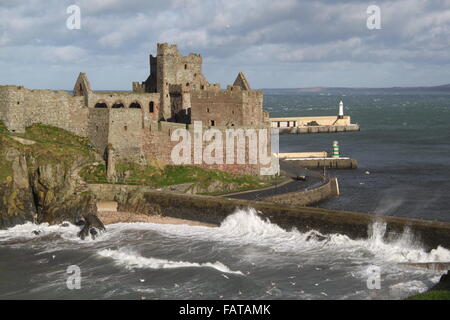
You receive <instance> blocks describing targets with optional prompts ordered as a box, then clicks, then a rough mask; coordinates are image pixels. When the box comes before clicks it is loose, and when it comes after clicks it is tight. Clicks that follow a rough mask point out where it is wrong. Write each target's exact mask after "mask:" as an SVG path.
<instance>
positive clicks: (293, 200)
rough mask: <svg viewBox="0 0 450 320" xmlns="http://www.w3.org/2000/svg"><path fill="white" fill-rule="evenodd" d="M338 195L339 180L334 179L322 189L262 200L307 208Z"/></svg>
mask: <svg viewBox="0 0 450 320" xmlns="http://www.w3.org/2000/svg"><path fill="white" fill-rule="evenodd" d="M338 195H339V185H338V182H337V179H336V178H333V179H330V180H329V181H328V182H326V183H324V184H323V185H321V186H320V187H317V188H313V189H311V190H303V191H298V192H288V193H282V194H279V195H275V196H271V197H265V198H263V199H262V200H263V201H268V202H273V203H277V204H282V205H288V206H307V205H312V204H315V203H318V202H320V201H323V200H325V199H328V198H330V197H332V196H338Z"/></svg>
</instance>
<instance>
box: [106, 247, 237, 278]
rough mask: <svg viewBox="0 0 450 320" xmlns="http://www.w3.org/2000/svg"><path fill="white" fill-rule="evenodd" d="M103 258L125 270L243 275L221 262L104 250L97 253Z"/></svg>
mask: <svg viewBox="0 0 450 320" xmlns="http://www.w3.org/2000/svg"><path fill="white" fill-rule="evenodd" d="M98 254H99V255H100V256H102V257H105V258H112V259H113V260H114V261H115V263H116V264H118V265H121V266H125V268H127V269H130V270H132V269H176V268H213V269H216V270H217V271H220V272H223V273H230V274H239V275H243V273H242V272H241V271H232V270H230V269H229V268H228V267H227V266H225V265H224V264H223V263H221V262H214V263H211V262H206V263H195V262H184V261H170V260H164V259H156V258H146V257H143V256H141V255H140V254H138V253H135V252H132V251H126V250H111V249H105V250H101V251H99V252H98Z"/></svg>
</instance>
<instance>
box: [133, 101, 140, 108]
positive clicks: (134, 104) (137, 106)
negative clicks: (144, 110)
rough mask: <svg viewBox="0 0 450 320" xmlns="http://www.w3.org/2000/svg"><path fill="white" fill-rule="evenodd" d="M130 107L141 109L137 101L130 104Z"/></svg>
mask: <svg viewBox="0 0 450 320" xmlns="http://www.w3.org/2000/svg"><path fill="white" fill-rule="evenodd" d="M130 109H141V105H140V104H139V103H138V102H133V103H132V104H130Z"/></svg>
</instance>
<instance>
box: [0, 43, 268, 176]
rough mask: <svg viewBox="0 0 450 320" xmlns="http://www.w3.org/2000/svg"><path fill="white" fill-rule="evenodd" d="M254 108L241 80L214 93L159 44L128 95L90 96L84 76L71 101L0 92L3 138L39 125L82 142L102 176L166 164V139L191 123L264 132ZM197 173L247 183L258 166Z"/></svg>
mask: <svg viewBox="0 0 450 320" xmlns="http://www.w3.org/2000/svg"><path fill="white" fill-rule="evenodd" d="M262 104H263V93H262V92H261V91H255V90H252V89H251V88H250V85H249V83H248V81H247V79H246V78H245V76H244V74H243V73H239V74H238V76H237V78H236V81H235V82H234V84H233V85H232V86H228V87H227V88H226V90H222V89H221V87H220V84H210V83H209V82H208V81H207V80H206V78H205V77H204V75H203V74H202V57H201V56H200V55H198V54H189V55H188V56H183V55H182V54H180V52H179V51H178V48H177V46H176V45H169V44H167V43H162V44H158V45H157V55H156V57H155V56H153V55H150V75H149V77H148V78H147V79H146V80H145V81H144V82H133V84H132V91H129V92H120V91H111V92H104V91H101V92H95V91H93V90H92V89H91V86H90V83H89V80H88V77H87V76H86V74H84V73H80V75H79V77H78V79H77V80H76V83H75V86H74V89H73V92H72V93H69V92H67V91H52V90H29V89H26V88H24V87H22V86H10V85H8V86H0V120H2V121H3V122H4V124H5V125H6V127H7V128H8V130H9V131H11V132H17V133H20V132H24V130H25V128H26V127H28V126H30V125H32V124H36V123H43V124H48V125H52V126H55V127H59V128H62V129H65V130H68V131H70V132H72V133H74V134H77V135H79V136H82V137H87V138H88V139H89V140H90V141H91V142H92V144H93V146H94V147H95V149H96V150H97V151H98V153H99V154H101V155H102V156H103V157H104V159H105V160H106V161H107V163H108V175H109V176H112V174H113V173H114V166H113V164H114V163H115V162H116V161H120V160H127V161H134V162H138V163H141V164H147V163H149V162H150V161H152V160H156V161H159V162H161V163H164V164H171V163H172V160H171V151H172V149H173V147H174V146H175V145H176V144H177V142H174V141H172V139H171V135H172V132H173V131H174V130H176V129H178V128H185V129H187V130H189V131H192V132H193V124H194V123H199V122H201V124H202V125H203V126H204V127H205V128H214V129H217V130H220V131H222V132H223V133H224V137H225V135H226V132H228V131H226V130H227V129H229V128H234V129H239V128H241V129H248V128H268V127H270V124H269V120H268V114H267V113H266V112H264V111H263V108H262ZM245 148H248V147H247V145H246V147H245ZM241 151H242V150H241ZM244 151H245V152H247V151H248V150H244ZM192 156H193V155H192ZM199 165H200V166H202V167H208V168H215V169H220V170H225V171H229V172H234V173H240V174H252V175H258V174H259V173H260V170H261V166H262V165H261V164H260V163H248V162H246V164H205V163H201V164H199Z"/></svg>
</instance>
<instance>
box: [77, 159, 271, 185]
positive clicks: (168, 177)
mask: <svg viewBox="0 0 450 320" xmlns="http://www.w3.org/2000/svg"><path fill="white" fill-rule="evenodd" d="M116 174H117V177H118V182H117V183H119V184H130V185H146V186H151V187H155V188H160V187H167V186H173V185H179V184H184V183H194V184H197V185H199V186H200V187H203V188H205V189H206V188H207V187H208V186H209V185H210V184H213V183H216V182H220V183H223V184H233V185H236V188H235V191H241V190H250V189H258V188H262V187H266V186H268V185H269V183H270V182H271V181H272V180H269V179H261V178H258V177H255V176H250V175H236V174H231V173H228V172H223V171H219V170H210V169H203V168H200V167H196V166H188V165H183V166H176V165H168V166H165V167H164V168H157V167H154V166H141V165H138V164H136V163H130V162H121V163H118V164H117V165H116ZM81 176H82V178H83V179H85V181H87V182H88V183H107V179H106V168H105V166H104V165H92V166H87V167H85V168H84V169H83V170H82V172H81Z"/></svg>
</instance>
